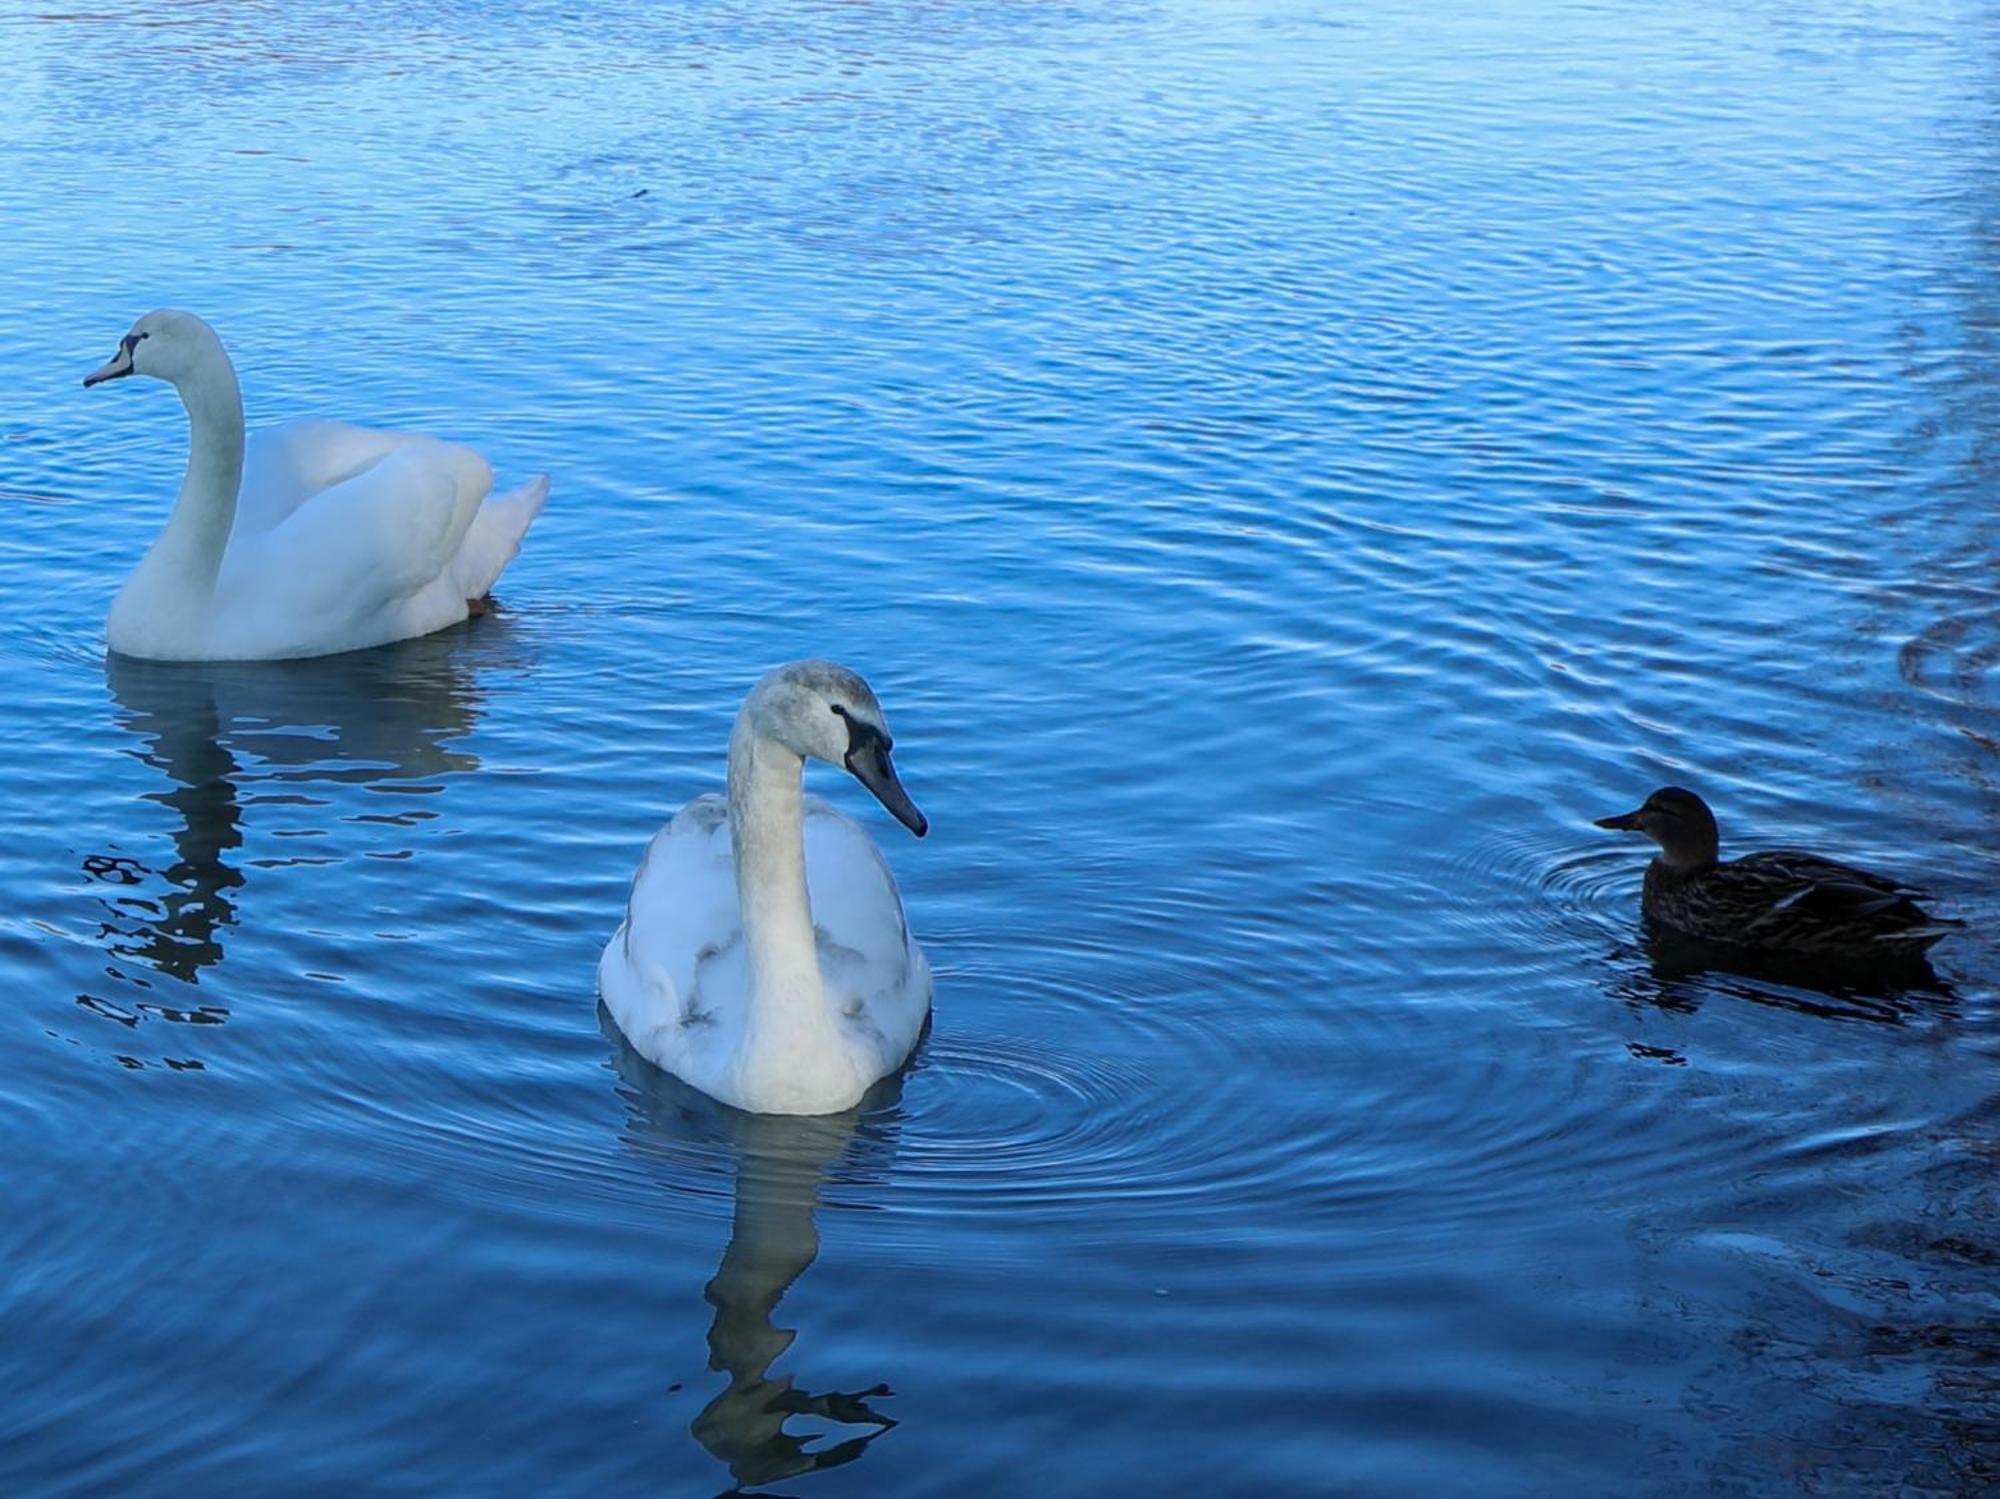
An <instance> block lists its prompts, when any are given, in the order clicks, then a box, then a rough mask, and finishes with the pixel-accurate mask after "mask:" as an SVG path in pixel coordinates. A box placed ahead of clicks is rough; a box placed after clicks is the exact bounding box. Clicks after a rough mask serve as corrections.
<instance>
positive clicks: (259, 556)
mask: <svg viewBox="0 0 2000 1499" xmlns="http://www.w3.org/2000/svg"><path fill="white" fill-rule="evenodd" d="M126 375H151V376H153V377H154V378H156V379H160V380H165V381H168V382H169V383H171V384H172V385H173V386H174V388H175V389H176V390H178V391H179V392H180V396H181V403H182V405H184V406H186V407H187V414H188V427H189V432H190V439H191V448H192V451H191V452H190V453H189V455H188V467H187V477H186V478H185V479H183V480H182V481H181V493H180V498H179V499H178V500H176V501H175V502H174V509H173V514H172V515H171V516H169V517H168V519H167V524H166V529H165V530H163V531H161V532H160V535H159V539H158V540H156V541H155V542H154V543H153V545H152V549H151V550H150V551H148V552H147V553H146V555H145V557H144V559H143V560H141V561H140V563H139V565H138V567H136V568H134V569H133V571H132V576H131V577H130V578H128V579H126V581H125V586H124V587H123V588H122V589H120V590H119V593H118V597H117V599H116V600H115V601H114V602H113V603H112V605H111V618H110V621H109V623H108V624H107V626H106V629H105V637H106V640H107V642H108V643H109V645H110V647H111V649H112V650H114V651H117V652H119V653H120V654H121V655H127V656H143V657H147V658H149V659H151V660H155V661H247V660H269V659H272V658H276V657H281V656H328V655H332V654H333V653H334V652H336V651H352V650H359V649H361V648H362V647H364V646H371V645H382V644H385V643H386V642H388V641H391V640H404V639H407V638H409V637H410V636H412V635H428V634H429V633H430V632H431V631H433V630H441V629H443V628H445V626H447V625H455V624H457V623H458V622H459V621H460V620H462V619H464V618H465V617H466V615H467V614H468V613H470V612H471V609H472V607H473V606H474V605H476V604H477V603H478V602H479V601H480V600H482V599H484V598H485V596H486V593H487V590H488V589H490V588H491V587H492V586H493V583H494V580H495V579H497V578H498V577H499V576H500V571H501V569H502V568H504V567H506V565H507V564H508V563H509V562H511V561H513V560H514V554H515V553H517V552H518V551H520V549H521V537H522V535H523V534H524V533H525V532H526V531H527V529H528V525H529V523H530V522H532V521H533V520H534V518H535V517H536V516H537V515H538V514H540V513H541V509H542V505H543V503H544V502H545V501H546V500H547V499H548V494H549V481H548V476H547V475H546V474H543V475H538V476H537V477H535V478H533V479H531V480H529V481H528V483H526V484H524V485H522V486H521V488H519V489H516V490H514V491H513V492H512V493H510V494H504V495H497V496H495V497H494V498H492V499H490V500H489V499H487V493H488V491H489V490H491V489H492V487H493V471H492V470H491V469H490V468H488V467H487V465H486V460H485V459H484V458H481V457H480V456H479V455H478V454H477V453H475V452H473V451H472V450H471V449H470V448H462V447H459V446H458V445H457V444H455V443H448V442H440V441H438V440H437V439H436V438H434V437H424V436H422V435H420V434H417V433H413V432H371V431H368V430H367V429H366V428H362V427H350V426H348V425H346V424H345V423H344V422H321V421H304V422H291V423H288V424H287V425H285V426H282V427H275V428H272V429H269V430H267V431H263V432H259V433H258V434H257V435H256V437H254V438H252V439H251V440H250V442H249V444H248V447H247V450H246V446H245V443H244V440H243V397H242V395H241V394H240V393H239V391H238V390H237V386H236V371H235V368H234V367H233V366H232V365H231V364H230V362H229V355H228V353H227V352H226V351H225V350H224V349H223V347H222V340H221V339H219V338H217V337H216V336H215V330H214V329H213V328H211V327H209V326H208V324H206V323H204V322H203V321H202V320H201V319H200V318H198V317H196V316H194V315H193V314H192V313H187V312H175V311H172V310H162V311H159V312H149V313H147V314H146V315H145V316H144V317H142V318H140V319H139V321H138V322H136V323H134V324H133V325H132V331H131V332H130V333H128V334H126V335H125V337H124V338H122V339H120V340H119V343H118V352H117V353H116V354H114V355H112V356H111V360H110V362H109V363H108V364H106V365H105V366H104V367H103V368H102V369H100V370H97V371H96V372H95V373H93V374H90V375H87V376H86V377H85V378H84V382H83V383H84V385H85V386H86V387H89V386H92V385H100V384H102V383H103V382H104V381H106V380H117V379H120V378H121V377H123V376H126Z"/></svg>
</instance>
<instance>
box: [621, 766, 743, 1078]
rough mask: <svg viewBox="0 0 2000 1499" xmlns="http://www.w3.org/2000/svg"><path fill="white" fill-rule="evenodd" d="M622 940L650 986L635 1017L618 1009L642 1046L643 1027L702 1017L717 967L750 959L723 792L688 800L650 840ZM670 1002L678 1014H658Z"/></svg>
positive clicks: (629, 961)
mask: <svg viewBox="0 0 2000 1499" xmlns="http://www.w3.org/2000/svg"><path fill="white" fill-rule="evenodd" d="M622 942H623V952H622V958H623V961H624V962H625V964H626V965H627V967H628V968H629V969H630V970H631V971H632V973H634V974H635V975H638V976H641V977H642V978H643V979H644V980H645V983H646V987H647V990H648V993H647V994H646V995H644V996H638V995H634V996H632V998H631V1006H632V1008H633V1011H634V1012H633V1013H631V1014H630V1015H626V1014H620V1013H619V1012H618V1009H617V1008H616V1007H615V1006H614V1007H613V1010H612V1018H613V1019H615V1020H617V1021H618V1025H619V1029H620V1030H623V1031H624V1032H625V1034H626V1035H627V1036H628V1037H630V1038H631V1039H632V1040H633V1042H634V1043H635V1044H638V1042H639V1032H640V1030H643V1029H647V1028H651V1027H654V1026H658V1025H664V1024H671V1025H676V1026H678V1025H681V1024H684V1023H685V1022H687V1021H688V1020H689V1019H690V1018H694V1017H698V1016H699V1015H700V1014H701V1013H703V1010H704V1007H705V1005H706V1004H707V1003H708V1001H709V1000H710V999H712V998H713V997H714V996H713V995H707V996H705V995H704V992H703V991H704V981H705V980H708V979H709V978H710V970H711V969H712V968H728V967H730V966H731V965H732V964H738V963H741V962H742V960H743V954H742V952H741V948H742V943H743V922H742V916H741V913H740V911H739V910H738V908H737V901H736V876H735V866H734V864H733V863H732V862H731V857H730V849H729V827H728V821H727V815H726V812H725V810H724V808H723V803H722V798H721V797H719V796H705V797H701V798H699V799H698V800H696V801H693V802H690V803H688V805H687V806H686V807H684V808H682V809H681V812H680V814H679V815H678V816H676V817H675V818H674V820H673V821H672V822H671V823H669V824H668V825H667V826H666V827H665V828H663V829H661V830H660V832H659V833H658V834H657V835H655V837H654V838H653V841H652V842H651V843H650V844H648V845H647V847H646V854H645V857H644V858H643V859H642V860H641V861H640V863H639V871H638V873H637V874H636V875H634V876H633V879H632V893H631V896H630V898H629V899H628V901H627V903H626V908H625V927H624V933H623V937H622ZM610 998H611V996H610V995H608V994H607V995H606V999H607V1002H609V1001H610ZM668 1006H671V1007H672V1013H664V1012H662V1013H654V1011H655V1010H656V1009H657V1010H661V1011H664V1009H665V1007H668ZM640 1007H643V1008H644V1009H645V1010H646V1013H643V1014H642V1013H638V1009H639V1008H640ZM628 1019H629V1020H630V1021H631V1024H627V1021H628ZM641 1049H642V1050H644V1049H645V1048H644V1047H643V1046H642V1047H641Z"/></svg>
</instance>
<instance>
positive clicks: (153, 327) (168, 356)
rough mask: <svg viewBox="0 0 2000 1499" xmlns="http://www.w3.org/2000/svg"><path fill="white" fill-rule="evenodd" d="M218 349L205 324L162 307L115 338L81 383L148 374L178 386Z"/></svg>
mask: <svg viewBox="0 0 2000 1499" xmlns="http://www.w3.org/2000/svg"><path fill="white" fill-rule="evenodd" d="M221 352H222V340H221V339H219V338H217V337H216V336H215V330H214V329H213V328H211V327H209V326H208V324H206V323H204V322H203V321H202V320H201V319H200V318H198V317H196V316H195V315H194V314H193V313H191V312H177V311H175V310H174V309H173V308H171V307H163V308H161V309H160V310H159V311H158V312H149V313H147V314H146V315H145V316H144V317H142V318H140V319H139V321H138V322H136V323H134V324H133V325H132V331H131V332H130V333H128V334H126V335H125V336H124V337H123V338H121V339H119V340H118V352H117V353H116V354H113V355H112V356H111V358H110V359H108V360H107V361H106V362H105V363H104V364H103V365H101V366H99V367H98V368H97V369H94V370H92V371H91V372H90V373H89V374H87V375H85V376H84V377H83V386H84V389H85V390H88V389H89V388H90V387H91V386H93V385H102V384H103V383H104V382H105V381H107V380H122V379H123V378H124V377H125V376H127V375H151V376H152V377H153V378H154V379H156V380H165V381H168V382H170V383H171V384H174V385H178V384H180V383H181V381H182V380H184V379H185V378H186V377H187V376H188V375H190V374H192V373H193V372H194V371H195V370H196V369H197V368H199V367H201V366H203V365H205V364H207V363H209V362H211V361H212V360H213V359H214V357H215V355H216V354H218V353H221ZM225 357H227V356H225Z"/></svg>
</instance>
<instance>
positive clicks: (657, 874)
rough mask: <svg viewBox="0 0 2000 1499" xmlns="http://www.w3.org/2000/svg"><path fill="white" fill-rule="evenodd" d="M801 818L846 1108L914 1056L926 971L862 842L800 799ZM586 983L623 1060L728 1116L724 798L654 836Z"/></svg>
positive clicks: (733, 1002)
mask: <svg viewBox="0 0 2000 1499" xmlns="http://www.w3.org/2000/svg"><path fill="white" fill-rule="evenodd" d="M805 812H806V815H805V845H806V888H807V891H808V892H809V895H810V899H811V901H812V918H813V937H814V945H815V947H816V948H817V950H818V953H819V964H820V975H821V978H822V980H823V982H824V984H825V987H826V994H825V1000H826V1003H827V1005H828V1007H829V1008H830V1009H831V1011H832V1013H833V1015H834V1017H835V1020H836V1022H837V1024H838V1027H839V1031H840V1035H841V1038H842V1041H843V1043H844V1045H845V1047H846V1049H847V1050H848V1052H849V1053H850V1055H851V1060H852V1064H853V1071H854V1076H855V1079H856V1081H855V1087H854V1097H855V1098H856V1099H858V1098H859V1097H860V1095H861V1093H862V1092H864V1091H866V1089H867V1087H868V1085H869V1084H870V1083H872V1082H874V1081H875V1080H876V1079H877V1078H880V1077H884V1076H886V1075H887V1074H889V1073H891V1072H893V1071H895V1070H896V1068H898V1067H900V1066H901V1065H902V1063H903V1059H904V1058H905V1057H907V1056H908V1055H909V1054H910V1050H911V1048H912V1047H914V1046H915V1045H916V1044H917V1038H918V1036H919V1035H920V1034H921V1033H922V1031H923V1028H924V1017H925V1016H926V1015H928V1014H929V1013H930V1005H931V990H932V980H931V969H930V963H929V962H928V961H927V960H926V959H925V957H924V955H923V951H922V949H920V948H919V947H918V946H917V944H916V942H915V941H914V940H913V939H912V938H911V936H910V930H909V924H908V922H907V921H906V920H905V919H904V916H903V901H902V897H901V895H900V894H898V892H897V889H896V881H895V877H894V876H893V875H892V874H891V873H890V872H889V865H888V862H887V861H886V860H885V859H884V858H883V857H882V852H881V850H880V849H878V848H876V846H875V843H874V840H873V839H871V838H870V837H869V836H868V834H867V833H866V832H865V831H863V829H862V828H861V827H859V826H858V825H857V824H856V823H855V822H854V821H853V820H852V819H851V818H849V817H847V816H846V815H844V814H843V813H841V812H840V811H839V810H837V809H836V808H835V807H833V806H832V805H831V804H830V803H828V802H826V801H823V800H821V799H820V798H819V797H816V796H809V797H807V798H806V799H805ZM597 974H598V986H599V990H600V992H601V993H602V994H603V997H604V1006H605V1008H606V1009H607V1010H609V1011H610V1012H611V1018H612V1019H613V1020H614V1021H616V1022H617V1024H618V1029H619V1030H621V1031H623V1032H624V1033H625V1038H626V1039H627V1040H628V1041H630V1042H631V1043H632V1046H633V1049H634V1050H636V1051H637V1052H638V1053H639V1054H640V1055H641V1056H643V1057H645V1058H646V1060H648V1061H649V1062H652V1063H653V1064H654V1065H655V1066H657V1067H662V1068H665V1069H666V1070H667V1071H668V1072H671V1073H673V1074H674V1076H676V1077H678V1078H681V1079H683V1080H684V1081H686V1082H690V1083H692V1084H694V1086H696V1087H698V1088H700V1089H701V1090H702V1091H703V1092H704V1093H707V1094H709V1095H710V1096H711V1097H716V1098H721V1099H722V1100H723V1101H724V1102H725V1103H736V1102H737V1099H736V1098H735V1097H732V1096H730V1095H731V1093H732V1092H734V1091H735V1088H734V1084H733V1081H732V1077H733V1073H734V1071H735V1068H734V1062H735V1058H736V1057H737V1055H738V1052H739V1049H740V1048H741V1046H742V1044H743V1027H744V1019H745V1016H746V1014H747V1012H748V1005H747V1003H746V1001H747V997H748V990H749V982H750V974H749V963H748V953H747V950H746V948H745V945H744V940H743V914H742V909H741V906H740V904H739V902H738V900H737V894H736V861H735V857H734V854H733V853H732V851H731V848H730V836H729V806H728V803H727V802H726V801H724V800H723V798H722V797H720V796H713V795H711V796H703V797H698V798H697V799H696V800H694V801H691V802H689V803H688V804H687V805H686V806H685V807H683V808H682V809H681V810H680V812H679V813H678V814H677V815H676V816H675V817H674V820H673V821H672V822H670V823H668V824H667V826H666V827H664V828H662V829H661V830H660V832H659V833H658V834H657V835H655V837H654V839H653V841H652V843H651V844H650V845H649V846H648V847H647V849H646V856H645V858H644V859H643V860H642V861H641V863H640V865H639V872H638V874H637V875H636V876H635V877H634V879H633V881H632V894H631V898H630V900H629V901H628V902H627V904H626V909H625V920H624V922H623V924H622V925H620V926H619V928H618V930H617V931H616V932H615V933H614V934H613V935H612V938H611V941H610V943H609V944H608V945H607V946H606V947H605V949H604V956H603V958H602V960H601V961H600V962H599V964H598V969H597ZM745 1106H751V1105H742V1104H739V1107H745Z"/></svg>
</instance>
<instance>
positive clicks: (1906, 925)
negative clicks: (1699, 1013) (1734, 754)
mask: <svg viewBox="0 0 2000 1499" xmlns="http://www.w3.org/2000/svg"><path fill="white" fill-rule="evenodd" d="M1597 825H1598V826H1599V827H1605V828H1617V829H1621V830H1626V831H1631V832H1639V833H1644V834H1646V835H1647V836H1648V837H1650V838H1652V839H1653V840H1654V841H1655V842H1657V843H1658V844H1659V845H1660V854H1659V856H1658V857H1657V858H1655V859H1654V860H1653V862H1652V863H1651V864H1649V865H1647V867H1646V879H1645V887H1644V893H1643V895H1642V897H1641V902H1640V909H1641V910H1642V911H1643V912H1644V914H1645V916H1646V918H1647V920H1649V921H1651V922H1654V923H1656V924H1657V925H1659V926H1661V927H1664V928H1667V929H1668V930H1671V931H1674V932H1677V933H1680V934H1681V935H1683V936H1687V937H1694V938H1697V939H1699V940H1701V941H1704V942H1714V943H1724V944H1728V945H1731V946H1735V947H1740V948H1745V949H1752V950H1755V951H1759V952H1766V953H1785V954H1792V955H1795V956H1797V957H1801V958H1820V959H1841V960H1849V961H1860V962H1885V961H1905V960H1909V959H1913V958H1917V957H1920V956H1922V954H1923V953H1924V952H1925V951H1926V950H1927V949H1928V948H1929V947H1930V946H1931V945H1932V944H1933V943H1935V942H1937V941H1938V939H1939V938H1941V937H1943V936H1944V935H1945V934H1946V933H1947V932H1948V931H1950V930H1951V929H1952V928H1953V927H1955V926H1957V925H1959V923H1957V922H1955V921H1951V920H1948V919H1944V918H1940V917H1936V916H1933V915H1931V914H1930V913H1929V912H1928V911H1926V910H1925V909H1924V908H1923V907H1922V906H1921V905H1919V904H1918V899H1919V898H1920V897H1921V896H1923V895H1924V892H1923V891H1922V890H1919V889H1917V888H1916V887H1914V886H1911V885H1906V884H1904V883H1903V882H1902V881H1900V880H1896V879H1892V878H1889V877H1888V876H1885V875H1879V874H1872V873H1870V872H1869V871H1867V870H1865V869H1856V868H1854V867H1853V866H1852V865H1848V864H1840V863H1836V862H1835V861H1834V860H1832V859H1827V858H1822V857H1821V856H1820V855H1818V854H1809V853H1803V852H1800V851H1798V850H1795V849H1773V850H1770V851H1768V852H1765V853H1755V854H1748V855H1745V856H1744V857H1743V858H1741V859H1732V860H1729V861H1727V862H1724V861H1722V860H1720V859H1718V858H1717V856H1716V855H1717V846H1718V840H1717V834H1716V828H1715V818H1714V815H1713V814H1712V813H1711V812H1710V811H1709V809H1708V805H1707V804H1706V803H1705V802H1703V801H1702V799H1701V798H1700V797H1698V796H1696V795H1695V794H1694V793H1693V792H1691V791H1685V790H1682V789H1681V788H1680V787H1677V786H1665V787H1662V788H1661V789H1660V790H1658V791H1655V792H1654V793H1653V794H1652V795H1651V796H1649V797H1647V798H1646V801H1645V804H1644V805H1643V806H1641V807H1639V808H1638V809H1637V810H1636V811H1633V812H1628V813H1625V814H1624V815H1623V816H1620V817H1606V818H1602V819H1600V820H1599V821H1598V824H1597Z"/></svg>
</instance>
